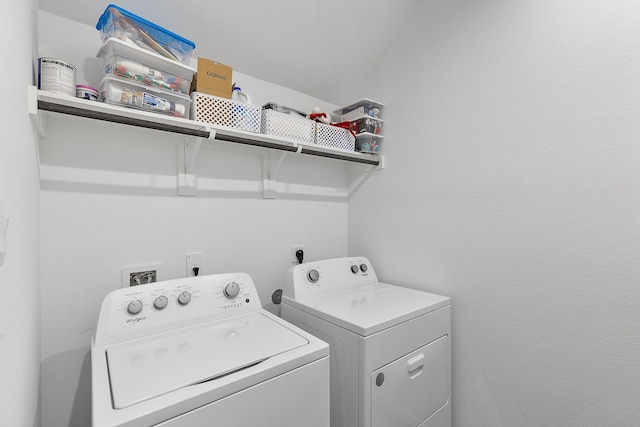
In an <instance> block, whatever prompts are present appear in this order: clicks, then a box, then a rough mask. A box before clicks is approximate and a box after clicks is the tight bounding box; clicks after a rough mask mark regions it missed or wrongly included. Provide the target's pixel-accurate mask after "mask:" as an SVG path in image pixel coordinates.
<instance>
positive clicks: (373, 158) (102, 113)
mask: <svg viewBox="0 0 640 427" xmlns="http://www.w3.org/2000/svg"><path fill="white" fill-rule="evenodd" d="M42 111H49V112H54V113H61V114H68V115H72V116H77V117H84V118H88V119H94V120H102V121H107V122H112V123H119V124H125V125H129V126H136V127H142V128H147V129H154V130H158V131H162V132H171V133H176V134H180V135H186V136H191V137H194V138H195V141H186V142H184V150H181V151H180V158H179V159H178V167H179V170H178V194H180V195H184V196H193V195H195V193H196V188H195V185H196V184H195V183H196V171H195V164H196V159H197V156H198V152H199V150H200V147H201V145H202V142H203V141H204V140H213V139H215V140H218V141H225V142H229V143H233V144H241V145H249V146H254V147H261V148H264V149H267V153H266V154H265V155H264V156H263V157H264V159H265V162H264V165H265V167H264V172H263V175H264V179H263V184H264V188H263V197H265V198H275V179H276V175H277V173H278V170H279V168H280V166H281V164H282V162H283V160H284V159H285V157H286V155H287V154H288V153H293V154H302V155H310V156H316V157H324V158H329V159H335V160H340V161H345V162H349V163H356V164H364V165H369V167H370V168H369V171H368V172H370V171H373V170H374V169H382V168H383V167H384V162H383V160H384V159H383V157H382V156H379V155H376V154H367V153H358V152H350V151H346V150H337V149H333V148H330V147H324V146H320V145H307V144H300V143H297V142H295V141H292V140H287V139H284V138H279V137H274V136H270V135H265V134H260V133H254V132H247V131H242V130H238V129H233V128H228V127H224V126H216V125H212V124H209V123H202V122H196V121H194V120H188V119H181V118H175V117H169V116H164V115H161V114H156V113H152V112H147V111H142V110H136V109H132V108H124V107H120V106H117V105H110V104H105V103H102V102H96V101H89V100H86V99H80V98H74V97H70V96H64V95H59V94H55V93H51V92H46V91H41V90H38V89H37V88H36V87H35V86H30V87H29V114H30V116H31V120H32V122H33V125H34V127H35V128H36V129H37V131H38V134H39V135H40V136H44V129H45V126H44V124H43V120H44V117H43V115H42V114H41V112H42ZM270 150H279V151H282V154H281V155H280V156H279V158H278V161H277V165H276V166H275V167H274V168H272V167H271V165H270V162H269V158H270V157H271V155H270V154H269V153H270ZM369 175H370V174H369V173H365V174H364V175H362V176H361V178H362V179H357V180H356V181H355V182H354V183H352V185H351V186H350V188H349V189H348V190H349V193H351V192H352V190H357V188H358V187H359V186H360V185H354V184H361V183H362V182H363V181H365V180H366V178H368V176H369Z"/></svg>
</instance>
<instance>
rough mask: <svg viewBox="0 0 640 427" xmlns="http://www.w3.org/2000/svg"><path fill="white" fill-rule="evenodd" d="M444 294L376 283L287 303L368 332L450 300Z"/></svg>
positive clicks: (357, 332)
mask: <svg viewBox="0 0 640 427" xmlns="http://www.w3.org/2000/svg"><path fill="white" fill-rule="evenodd" d="M449 301H450V298H449V297H445V296H442V295H436V294H431V293H428V292H422V291H418V290H415V289H409V288H403V287H400V286H395V285H389V284H386V283H380V282H377V283H374V284H372V285H365V286H360V287H357V288H351V289H347V290H344V291H338V292H332V293H330V294H325V295H320V296H315V297H311V298H306V299H302V300H292V299H289V298H285V303H287V304H289V305H291V306H293V307H297V308H299V309H301V310H304V311H307V312H310V313H312V314H314V315H315V316H317V317H320V318H323V319H325V320H326V321H328V322H331V323H334V324H336V325H338V326H340V327H343V328H345V329H348V330H350V331H352V332H355V333H356V334H358V335H362V336H367V335H371V334H373V333H376V332H380V331H382V330H383V329H387V328H389V327H392V326H395V325H397V324H399V323H402V322H405V321H407V320H410V319H413V318H415V317H418V316H421V315H423V314H426V313H429V312H431V311H434V310H437V309H438V308H441V307H444V306H446V305H448V304H449Z"/></svg>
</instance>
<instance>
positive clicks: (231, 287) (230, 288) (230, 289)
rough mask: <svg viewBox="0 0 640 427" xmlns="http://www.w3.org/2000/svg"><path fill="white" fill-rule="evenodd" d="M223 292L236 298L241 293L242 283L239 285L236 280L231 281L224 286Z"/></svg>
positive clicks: (226, 295)
mask: <svg viewBox="0 0 640 427" xmlns="http://www.w3.org/2000/svg"><path fill="white" fill-rule="evenodd" d="M222 293H223V294H224V296H225V297H227V298H229V299H234V298H235V297H237V296H238V294H239V293H240V285H238V284H237V283H236V282H231V283H229V284H227V286H225V287H224V290H223V291H222Z"/></svg>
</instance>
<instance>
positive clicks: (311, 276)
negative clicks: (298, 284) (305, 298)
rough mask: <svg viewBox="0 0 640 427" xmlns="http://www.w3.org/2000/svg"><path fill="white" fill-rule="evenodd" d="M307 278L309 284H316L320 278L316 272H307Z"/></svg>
mask: <svg viewBox="0 0 640 427" xmlns="http://www.w3.org/2000/svg"><path fill="white" fill-rule="evenodd" d="M307 278H308V279H309V281H310V282H311V283H316V282H317V281H318V279H319V278H320V273H318V270H309V272H308V273H307Z"/></svg>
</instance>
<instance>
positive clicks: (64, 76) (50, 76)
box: [38, 58, 76, 96]
mask: <svg viewBox="0 0 640 427" xmlns="http://www.w3.org/2000/svg"><path fill="white" fill-rule="evenodd" d="M38 89H41V90H46V91H47V92H54V93H60V94H63V95H70V96H76V67H74V66H73V65H71V64H68V63H66V62H64V61H61V60H59V59H55V58H38Z"/></svg>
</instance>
